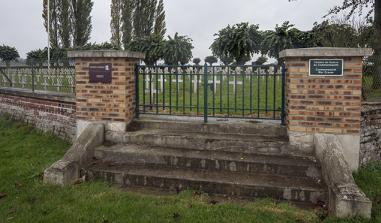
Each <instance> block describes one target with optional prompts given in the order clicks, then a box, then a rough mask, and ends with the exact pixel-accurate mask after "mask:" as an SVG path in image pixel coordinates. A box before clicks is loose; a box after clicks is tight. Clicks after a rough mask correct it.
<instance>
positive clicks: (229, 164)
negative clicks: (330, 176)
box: [95, 144, 321, 182]
mask: <svg viewBox="0 0 381 223" xmlns="http://www.w3.org/2000/svg"><path fill="white" fill-rule="evenodd" d="M95 158H96V159H97V160H101V161H102V162H105V163H110V164H115V165H126V164H128V165H145V166H149V167H168V168H169V167H171V168H175V169H191V170H211V171H228V172H240V173H251V174H258V173H259V174H276V175H283V176H292V177H294V176H296V177H305V178H309V179H310V180H313V181H316V182H319V181H320V180H321V171H320V168H319V166H318V164H317V162H316V160H315V158H314V157H311V156H301V155H300V156H291V155H282V156H280V155H277V156H275V155H269V154H243V153H239V152H224V151H209V150H197V149H178V148H168V147H155V146H147V145H137V144H118V145H113V146H101V147H98V148H96V149H95Z"/></svg>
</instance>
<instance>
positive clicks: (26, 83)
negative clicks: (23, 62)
mask: <svg viewBox="0 0 381 223" xmlns="http://www.w3.org/2000/svg"><path fill="white" fill-rule="evenodd" d="M0 87H11V88H22V89H30V90H32V91H35V90H43V91H52V92H60V93H74V92H75V69H74V67H73V66H60V67H51V68H50V69H48V67H47V66H36V65H29V66H18V67H0Z"/></svg>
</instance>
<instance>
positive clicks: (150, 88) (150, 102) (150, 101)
mask: <svg viewBox="0 0 381 223" xmlns="http://www.w3.org/2000/svg"><path fill="white" fill-rule="evenodd" d="M148 70H149V104H150V110H151V111H152V100H153V98H152V71H151V69H148Z"/></svg>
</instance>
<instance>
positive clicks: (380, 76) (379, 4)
mask: <svg viewBox="0 0 381 223" xmlns="http://www.w3.org/2000/svg"><path fill="white" fill-rule="evenodd" d="M374 26H375V30H376V41H375V46H374V50H375V53H374V63H375V64H374V66H375V67H374V72H375V73H374V76H373V89H375V90H376V89H377V90H378V89H381V0H375V5H374Z"/></svg>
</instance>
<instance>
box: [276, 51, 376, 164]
mask: <svg viewBox="0 0 381 223" xmlns="http://www.w3.org/2000/svg"><path fill="white" fill-rule="evenodd" d="M371 54H372V50H371V49H348V48H309V49H290V50H285V51H282V52H281V54H280V56H281V58H283V59H284V60H285V63H286V68H287V74H286V123H287V128H288V132H289V137H290V143H291V144H293V145H297V146H299V148H300V149H302V150H307V151H308V152H313V149H314V145H313V140H314V135H315V134H317V133H322V134H335V135H337V136H338V138H339V139H340V141H341V143H342V145H343V147H344V150H345V151H343V153H344V156H345V158H346V160H347V161H348V163H349V165H350V166H351V167H352V169H354V170H355V169H357V168H358V164H359V151H360V130H361V127H360V122H361V119H360V118H361V99H362V98H361V87H362V66H363V63H362V60H363V57H364V56H369V55H371ZM311 60H312V61H311ZM341 64H342V66H343V70H341V71H340V69H338V67H341V66H340V65H341ZM331 65H332V66H331ZM310 68H313V69H312V73H311V74H310Z"/></svg>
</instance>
